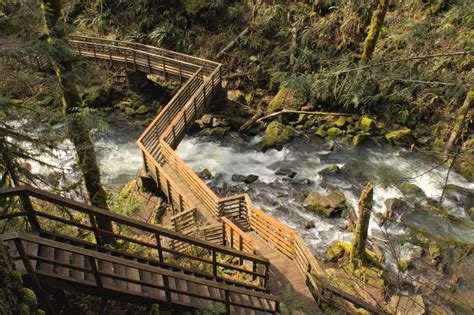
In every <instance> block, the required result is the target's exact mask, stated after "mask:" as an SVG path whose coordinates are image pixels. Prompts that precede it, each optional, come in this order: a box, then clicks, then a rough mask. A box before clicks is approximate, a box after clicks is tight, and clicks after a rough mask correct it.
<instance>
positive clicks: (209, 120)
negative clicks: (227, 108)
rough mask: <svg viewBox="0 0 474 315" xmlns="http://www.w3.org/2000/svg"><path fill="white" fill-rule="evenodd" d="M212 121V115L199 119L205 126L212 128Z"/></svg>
mask: <svg viewBox="0 0 474 315" xmlns="http://www.w3.org/2000/svg"><path fill="white" fill-rule="evenodd" d="M212 120H213V117H212V115H210V114H205V115H203V116H202V117H201V119H199V121H201V122H202V123H203V124H204V125H205V126H211V125H212Z"/></svg>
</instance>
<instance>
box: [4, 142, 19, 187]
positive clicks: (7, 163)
mask: <svg viewBox="0 0 474 315" xmlns="http://www.w3.org/2000/svg"><path fill="white" fill-rule="evenodd" d="M0 154H1V155H2V160H1V161H2V163H3V165H4V167H5V171H6V173H8V177H10V179H11V182H12V183H13V185H14V186H20V178H19V175H18V170H17V168H16V165H15V161H14V157H13V154H12V152H11V151H10V148H9V147H8V144H7V142H6V140H5V138H4V137H0ZM1 175H2V180H1V181H0V188H1V187H3V186H4V185H8V180H7V178H8V177H7V176H4V174H1Z"/></svg>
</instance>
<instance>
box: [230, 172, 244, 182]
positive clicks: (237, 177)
mask: <svg viewBox="0 0 474 315" xmlns="http://www.w3.org/2000/svg"><path fill="white" fill-rule="evenodd" d="M245 178H246V176H245V175H240V174H234V175H232V181H233V182H244V181H245Z"/></svg>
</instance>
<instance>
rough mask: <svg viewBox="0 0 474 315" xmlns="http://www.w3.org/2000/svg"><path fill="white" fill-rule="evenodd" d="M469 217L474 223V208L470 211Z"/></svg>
mask: <svg viewBox="0 0 474 315" xmlns="http://www.w3.org/2000/svg"><path fill="white" fill-rule="evenodd" d="M469 216H470V217H471V220H472V221H474V207H471V208H470V209H469Z"/></svg>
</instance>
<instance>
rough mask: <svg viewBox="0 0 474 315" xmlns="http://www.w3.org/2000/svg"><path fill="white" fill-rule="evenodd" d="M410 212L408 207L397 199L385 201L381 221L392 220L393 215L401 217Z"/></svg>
mask: <svg viewBox="0 0 474 315" xmlns="http://www.w3.org/2000/svg"><path fill="white" fill-rule="evenodd" d="M409 210H410V206H409V205H408V203H406V202H405V201H403V200H401V199H399V198H389V199H387V200H385V212H384V213H383V215H382V218H383V220H384V221H385V220H389V219H392V218H394V215H395V214H398V215H401V214H403V213H404V212H406V211H409Z"/></svg>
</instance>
